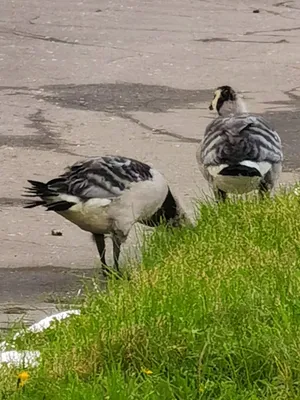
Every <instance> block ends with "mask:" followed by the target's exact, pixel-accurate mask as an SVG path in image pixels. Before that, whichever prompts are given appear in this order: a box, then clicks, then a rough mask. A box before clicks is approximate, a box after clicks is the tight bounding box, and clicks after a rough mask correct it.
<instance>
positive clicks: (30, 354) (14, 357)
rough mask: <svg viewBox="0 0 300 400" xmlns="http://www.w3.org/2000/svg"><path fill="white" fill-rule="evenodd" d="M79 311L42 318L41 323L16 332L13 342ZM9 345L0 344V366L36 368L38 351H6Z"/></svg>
mask: <svg viewBox="0 0 300 400" xmlns="http://www.w3.org/2000/svg"><path fill="white" fill-rule="evenodd" d="M79 314H80V310H68V311H62V312H60V313H57V314H53V315H50V316H49V317H46V318H43V319H42V320H41V321H39V322H36V323H35V324H33V325H31V326H30V327H29V328H27V329H26V330H24V331H20V332H17V333H16V334H15V335H14V336H13V340H16V339H17V338H18V337H20V336H22V335H24V334H25V333H26V332H33V333H38V332H42V331H44V330H45V329H48V328H49V327H50V325H51V323H52V322H53V321H62V320H63V319H66V318H69V317H70V316H71V315H79ZM8 346H9V344H8V343H7V342H6V341H4V342H1V343H0V366H1V364H9V365H12V366H13V365H20V364H22V362H23V364H22V365H24V366H26V365H25V364H26V363H27V365H30V366H36V365H37V358H38V357H39V356H40V352H39V351H15V350H11V351H6V350H7V349H8ZM10 347H12V348H13V347H14V345H13V344H10Z"/></svg>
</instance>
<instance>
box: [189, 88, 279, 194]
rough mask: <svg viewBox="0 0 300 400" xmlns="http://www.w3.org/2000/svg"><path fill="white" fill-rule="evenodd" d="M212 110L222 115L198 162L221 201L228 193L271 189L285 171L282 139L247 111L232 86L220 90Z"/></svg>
mask: <svg viewBox="0 0 300 400" xmlns="http://www.w3.org/2000/svg"><path fill="white" fill-rule="evenodd" d="M209 109H210V110H214V111H216V112H217V113H218V115H219V116H218V117H217V118H216V119H215V120H213V121H212V122H211V123H210V124H209V125H208V126H207V128H206V130H205V133H204V138H203V140H202V142H201V144H200V147H199V148H198V150H197V154H196V156H197V161H198V164H199V167H200V170H201V172H202V174H203V176H204V178H205V179H206V180H207V181H208V183H209V184H210V186H211V187H212V189H213V192H214V194H215V197H216V199H217V200H225V199H226V197H227V194H230V193H231V194H244V193H248V192H251V191H254V190H258V191H259V194H260V196H261V197H263V195H264V194H265V193H266V192H268V193H269V192H271V191H272V190H273V189H274V187H275V185H276V183H277V181H278V179H279V176H280V173H281V170H282V162H283V154H282V145H281V139H280V137H279V135H278V133H277V132H276V131H275V130H274V129H273V128H272V127H271V126H270V124H269V123H268V122H267V121H266V120H265V119H264V118H263V117H260V116H255V115H253V114H250V113H248V112H247V109H246V105H245V103H244V101H243V99H242V98H241V96H240V95H239V94H238V93H236V92H235V91H234V90H233V89H232V88H231V87H230V86H220V87H219V88H217V89H216V91H215V94H214V98H213V100H212V102H211V104H210V106H209Z"/></svg>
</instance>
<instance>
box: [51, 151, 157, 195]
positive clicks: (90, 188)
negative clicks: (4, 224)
mask: <svg viewBox="0 0 300 400" xmlns="http://www.w3.org/2000/svg"><path fill="white" fill-rule="evenodd" d="M150 179H152V174H151V168H150V166H148V165H147V164H144V163H142V162H140V161H137V160H133V159H130V158H125V157H116V156H106V157H97V158H92V159H88V160H84V161H80V162H77V163H75V164H73V165H72V166H70V167H69V168H68V169H67V171H66V172H65V173H64V174H62V175H60V176H59V177H58V178H56V179H53V180H51V181H49V182H48V184H47V185H48V188H49V190H50V191H53V192H56V193H65V194H70V195H73V196H77V197H79V198H82V199H90V198H111V197H118V196H120V195H121V194H122V192H123V191H124V190H126V189H128V188H130V186H131V185H132V184H133V183H134V182H139V181H144V180H150Z"/></svg>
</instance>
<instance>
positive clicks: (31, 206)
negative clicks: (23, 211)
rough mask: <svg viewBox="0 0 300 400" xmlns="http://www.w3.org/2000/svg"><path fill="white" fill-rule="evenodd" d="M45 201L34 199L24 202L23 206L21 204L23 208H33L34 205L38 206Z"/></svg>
mask: <svg viewBox="0 0 300 400" xmlns="http://www.w3.org/2000/svg"><path fill="white" fill-rule="evenodd" d="M45 205H46V202H45V201H43V200H36V201H31V202H29V203H26V204H25V206H23V208H34V207H38V206H45Z"/></svg>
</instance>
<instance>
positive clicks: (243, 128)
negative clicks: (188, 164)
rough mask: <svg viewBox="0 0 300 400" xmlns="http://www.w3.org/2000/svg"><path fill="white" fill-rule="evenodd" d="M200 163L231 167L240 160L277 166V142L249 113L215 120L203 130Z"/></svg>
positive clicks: (261, 121) (259, 119)
mask: <svg viewBox="0 0 300 400" xmlns="http://www.w3.org/2000/svg"><path fill="white" fill-rule="evenodd" d="M200 160H201V163H203V165H206V166H209V165H220V164H229V165H233V164H236V163H239V162H241V161H243V160H249V161H254V162H262V161H266V162H269V163H271V164H275V163H280V162H282V160H283V154H282V145H281V140H280V137H279V135H278V133H277V132H276V131H275V130H274V129H273V128H272V127H271V125H270V124H269V123H268V122H267V121H266V120H265V119H264V118H262V117H257V116H253V115H249V114H241V115H235V116H230V117H226V118H224V117H219V118H216V119H215V120H214V121H212V122H211V123H210V124H209V125H208V126H207V128H206V130H205V134H204V138H203V141H202V144H201V151H200Z"/></svg>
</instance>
